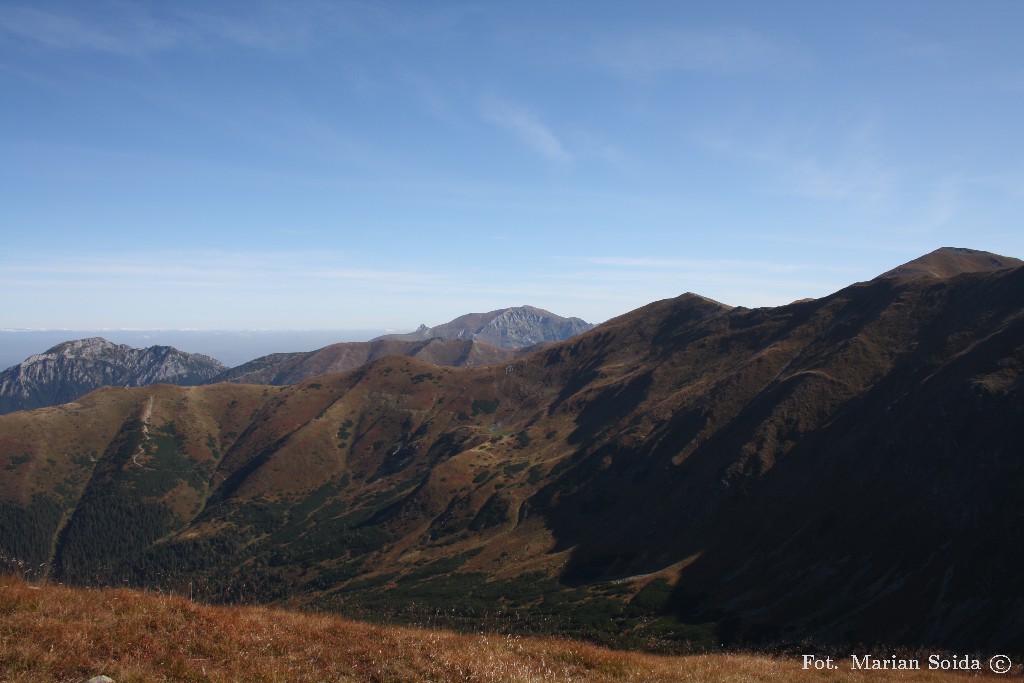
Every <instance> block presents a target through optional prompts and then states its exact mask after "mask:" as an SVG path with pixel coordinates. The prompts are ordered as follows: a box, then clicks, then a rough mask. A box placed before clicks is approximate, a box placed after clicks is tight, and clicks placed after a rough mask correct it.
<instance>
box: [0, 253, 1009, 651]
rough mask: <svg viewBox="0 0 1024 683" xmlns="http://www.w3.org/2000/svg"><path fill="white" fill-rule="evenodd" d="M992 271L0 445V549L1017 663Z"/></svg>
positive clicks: (587, 620) (760, 639) (11, 433)
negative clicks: (999, 656)
mask: <svg viewBox="0 0 1024 683" xmlns="http://www.w3.org/2000/svg"><path fill="white" fill-rule="evenodd" d="M1022 376H1024V269H1021V268H1017V269H1004V270H997V271H993V272H987V273H986V272H974V273H971V272H968V273H963V274H959V275H957V276H956V277H951V278H945V279H943V278H912V279H905V278H878V279H875V280H873V281H871V282H866V283H860V284H856V285H852V286H850V287H847V288H845V289H843V290H841V291H839V292H836V293H835V294H832V295H830V296H827V297H824V298H822V299H818V300H812V301H804V302H799V303H794V304H791V305H788V306H782V307H778V308H762V309H754V310H750V309H744V308H729V307H727V306H724V305H722V304H719V303H717V302H714V301H711V300H709V299H705V298H703V297H700V296H696V295H693V294H685V295H683V296H680V297H677V298H675V299H670V300H665V301H659V302H655V303H652V304H649V305H647V306H645V307H643V308H640V309H638V310H636V311H633V312H631V313H628V314H626V315H624V316H620V317H618V318H615V319H613V320H610V321H608V322H607V323H605V324H603V325H601V326H599V327H598V328H596V329H594V330H591V331H589V332H586V333H584V334H581V335H579V336H577V337H574V338H573V339H570V340H568V341H565V342H562V343H559V344H556V345H554V346H552V347H550V348H546V349H543V350H540V351H538V352H535V353H532V354H528V355H525V356H523V357H520V358H516V359H513V360H511V361H509V362H506V363H502V364H499V365H491V366H486V367H479V368H449V367H438V366H436V365H432V364H429V363H426V362H424V361H422V360H419V359H417V358H409V357H395V356H389V357H385V358H381V359H379V360H376V361H371V362H369V363H368V364H367V365H364V366H362V367H361V368H359V369H357V370H355V371H351V372H347V373H335V374H327V375H323V376H319V377H316V378H314V379H312V380H307V381H304V382H301V383H298V384H295V385H292V386H285V387H265V386H250V385H234V384H217V385H211V386H202V387H188V388H181V387H173V386H168V385H157V386H153V387H148V388H146V389H145V390H143V391H141V392H139V391H137V392H136V393H137V394H139V395H137V396H135V395H131V394H129V393H128V392H126V391H124V390H123V389H122V390H116V389H101V390H99V391H96V392H93V393H92V394H90V395H89V396H87V397H84V398H82V399H80V400H79V401H77V402H75V403H72V404H68V405H64V406H59V407H55V408H47V409H42V410H37V411H32V412H21V413H15V414H12V415H7V416H3V417H0V458H6V460H7V465H6V466H5V467H4V468H3V469H2V471H0V550H2V552H3V554H4V556H5V557H6V558H7V559H8V562H9V563H16V562H22V563H23V565H25V566H38V567H42V568H43V569H44V571H46V572H49V574H50V575H51V576H53V577H55V578H59V579H60V580H62V581H65V582H72V583H84V584H117V585H121V584H123V583H129V584H133V585H140V586H153V587H155V586H160V587H165V588H173V589H175V590H181V589H182V587H183V586H188V585H191V586H192V588H193V590H195V591H196V593H197V594H198V595H199V596H200V597H202V598H204V599H210V600H229V601H230V600H251V599H254V598H258V599H261V600H287V601H291V602H292V603H294V604H305V605H314V606H316V607H318V608H325V609H341V610H346V611H350V612H352V611H355V612H357V613H358V612H359V611H360V610H365V611H366V613H367V614H372V615H376V616H378V617H379V616H382V615H388V614H391V615H405V617H406V618H410V617H412V616H415V615H421V616H422V615H431V616H432V618H440V617H441V615H443V616H444V619H446V620H448V621H450V622H452V623H454V624H456V625H459V624H474V623H479V622H480V619H482V618H484V615H487V618H488V619H492V620H493V619H505V620H506V621H503V622H500V623H501V624H503V626H502V627H506V626H507V627H508V628H517V629H523V630H543V631H546V632H567V631H572V632H583V633H586V634H587V635H588V636H591V637H594V638H599V639H609V640H614V641H615V642H618V643H620V644H627V645H628V644H637V643H639V642H649V641H652V640H656V641H658V642H662V643H663V642H688V643H691V644H696V645H695V646H704V645H706V644H708V643H716V644H717V643H730V644H732V643H762V644H763V643H774V644H784V643H793V642H797V641H800V640H804V639H807V638H811V639H815V640H817V641H820V642H824V643H832V644H850V643H882V644H886V645H914V646H927V647H943V648H951V649H975V648H976V649H979V650H985V649H995V650H996V651H1010V652H1022V653H1024V624H1022V623H1021V622H1020V620H1019V615H1020V614H1021V613H1022V608H1024V604H1022V602H1021V597H1020V596H1021V595H1024V584H1022V581H1024V579H1022V578H1021V575H1020V573H1019V572H1018V571H1017V568H1018V567H1019V566H1021V564H1022V562H1024V544H1022V543H1021V542H1020V541H1019V540H1018V539H1019V533H1018V531H1019V528H1020V525H1021V523H1022V522H1024V501H1022V497H1021V496H1020V495H1019V492H1020V491H1021V489H1022V486H1024V458H1022V451H1021V448H1020V444H1021V443H1024V419H1021V417H1022V415H1024V413H1022V410H1024V408H1022V406H1024V386H1022V382H1024V380H1022Z"/></svg>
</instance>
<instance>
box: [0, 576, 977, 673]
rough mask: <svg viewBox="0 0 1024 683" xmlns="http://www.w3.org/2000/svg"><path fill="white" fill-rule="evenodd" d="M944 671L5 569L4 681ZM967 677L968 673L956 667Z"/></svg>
mask: <svg viewBox="0 0 1024 683" xmlns="http://www.w3.org/2000/svg"><path fill="white" fill-rule="evenodd" d="M99 674H105V675H108V676H110V677H112V678H113V679H114V680H115V681H117V683H125V682H127V681H162V680H171V681H282V682H283V681H288V682H296V681H380V682H385V681H388V682H398V681H581V682H582V681H588V682H589V681H595V682H600V681H702V682H711V683H714V682H716V681H731V682H737V683H738V682H741V681H742V682H751V683H752V682H756V681H807V682H809V683H810V682H817V681H865V682H867V681H870V682H871V683H879V682H880V681H886V680H900V681H910V682H914V681H935V682H936V683H937V682H938V681H949V680H961V677H958V676H955V675H954V676H951V675H950V674H949V673H944V674H942V675H939V674H933V673H931V672H927V671H924V672H911V673H910V675H899V676H896V675H892V676H890V675H887V674H885V673H883V672H849V671H838V672H831V673H825V672H813V671H803V670H802V669H801V667H800V663H799V662H798V661H796V660H793V659H778V658H772V657H768V656H764V655H749V654H731V655H726V654H715V655H694V656H686V657H661V656H655V655H648V654H639V653H632V652H623V651H613V650H607V649H603V648H600V647H596V646H593V645H587V644H582V643H578V642H572V641H566V640H556V639H550V638H519V637H514V636H501V635H493V634H477V635H461V634H455V633H451V632H447V631H437V630H427V629H413V628H399V627H390V626H375V625H369V624H365V623H360V622H354V621H348V620H345V619H341V618H338V617H336V616H325V615H318V614H304V613H297V612H287V611H283V610H276V609H267V608H261V607H210V606H203V605H198V604H193V603H191V602H189V601H188V600H186V599H182V598H179V597H166V596H160V595H155V594H151V593H140V592H137V591H130V590H121V589H104V590H83V589H70V588H65V587H62V586H55V585H47V584H43V585H31V584H27V583H25V582H23V581H21V580H18V579H13V578H2V579H0V676H2V679H3V680H5V681H84V680H87V679H88V678H90V677H92V676H96V675H99ZM962 680H967V677H963V678H962Z"/></svg>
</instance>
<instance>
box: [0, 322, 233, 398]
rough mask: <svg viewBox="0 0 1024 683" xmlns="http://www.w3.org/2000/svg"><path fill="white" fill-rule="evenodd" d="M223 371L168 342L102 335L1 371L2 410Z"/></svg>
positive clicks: (198, 379)
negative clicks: (141, 343) (135, 344)
mask: <svg viewBox="0 0 1024 683" xmlns="http://www.w3.org/2000/svg"><path fill="white" fill-rule="evenodd" d="M224 369H225V366H224V364H223V363H221V362H220V361H219V360H217V359H215V358H211V357H209V356H204V355H202V354H198V353H186V352H184V351H179V350H178V349H175V348H173V347H171V346H151V347H149V348H147V349H135V348H132V347H130V346H128V345H127V344H114V343H113V342H110V341H107V340H106V339H103V338H102V337H91V338H89V339H77V340H74V341H67V342H64V343H62V344H58V345H57V346H54V347H53V348H51V349H49V350H48V351H46V352H45V353H39V354H36V355H34V356H29V357H28V358H27V359H25V361H23V362H22V363H19V364H18V365H15V366H13V367H10V368H8V369H7V370H5V371H4V372H3V373H0V413H9V412H12V411H15V410H27V409H31V408H42V407H45V406H52V405H57V404H59V403H66V402H68V401H73V400H75V399H76V398H78V397H80V396H84V395H85V394H87V393H89V392H90V391H92V390H93V389H97V388H99V387H104V386H144V385H147V384H157V383H167V384H179V385H194V384H201V383H203V382H205V381H206V380H208V379H211V378H212V377H214V376H216V375H218V374H220V373H221V372H223V371H224Z"/></svg>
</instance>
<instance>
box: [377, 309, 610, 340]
mask: <svg viewBox="0 0 1024 683" xmlns="http://www.w3.org/2000/svg"><path fill="white" fill-rule="evenodd" d="M593 327H594V326H593V325H591V324H590V323H588V322H586V321H585V320H581V319H580V318H563V317H562V316H560V315H555V314H554V313H551V312H550V311H545V310H544V309H542V308H534V307H533V306H515V307H512V308H501V309H498V310H496V311H490V312H488V313H468V314H466V315H463V316H459V317H458V318H455V319H454V320H452V321H450V322H447V323H444V324H443V325H435V326H434V327H427V326H426V325H420V326H419V328H418V329H417V330H416V331H414V332H409V333H406V334H389V335H384V336H383V337H378V339H393V340H403V341H419V340H425V339H432V338H434V337H440V338H442V339H472V340H474V341H478V342H483V343H485V344H490V345H492V346H497V347H500V348H504V349H518V348H523V347H527V346H532V345H534V344H539V343H542V342H554V341H563V340H565V339H569V338H570V337H573V336H575V335H577V334H581V333H583V332H586V331H587V330H590V329H593Z"/></svg>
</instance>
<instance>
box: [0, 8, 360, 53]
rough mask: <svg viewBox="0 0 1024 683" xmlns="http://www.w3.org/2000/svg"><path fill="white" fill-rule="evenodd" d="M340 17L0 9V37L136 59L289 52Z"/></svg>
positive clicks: (316, 12) (336, 25) (335, 25)
mask: <svg viewBox="0 0 1024 683" xmlns="http://www.w3.org/2000/svg"><path fill="white" fill-rule="evenodd" d="M345 26H346V20H345V17H344V16H343V15H342V14H341V13H339V12H336V11H326V9H322V8H319V6H316V5H302V4H295V5H284V6H268V5H257V6H254V7H253V8H251V11H250V12H249V14H248V15H247V16H246V17H239V16H230V17H228V16H224V15H219V14H216V13H214V12H212V11H207V12H190V11H187V10H185V9H184V8H181V7H178V6H175V5H171V4H167V5H164V6H158V7H157V8H156V9H152V8H147V7H143V6H135V5H127V4H121V3H117V4H108V5H105V6H102V9H97V8H96V7H93V6H90V10H89V11H88V12H86V11H75V10H71V11H66V12H56V11H45V10H41V9H36V8H35V7H30V6H8V7H2V8H0V32H6V33H7V34H9V35H13V36H17V37H18V38H20V39H22V40H25V41H29V42H31V43H35V44H37V45H41V46H44V47H48V48H53V49H61V50H88V51H96V52H106V53H112V54H118V55H140V54H147V53H152V52H160V51H164V50H169V49H177V48H190V49H194V48H202V47H207V46H209V45H211V44H216V43H221V44H231V45H236V46H241V47H246V48H253V49H261V50H273V51H291V50H296V49H302V48H304V47H306V46H307V45H308V43H309V42H310V41H311V40H312V38H313V36H314V35H315V34H316V33H318V32H320V31H323V30H324V29H331V30H332V31H338V30H344V29H345Z"/></svg>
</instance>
